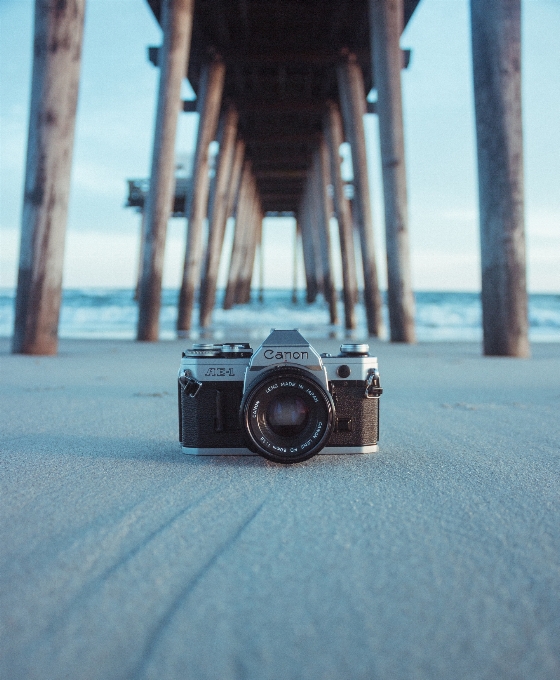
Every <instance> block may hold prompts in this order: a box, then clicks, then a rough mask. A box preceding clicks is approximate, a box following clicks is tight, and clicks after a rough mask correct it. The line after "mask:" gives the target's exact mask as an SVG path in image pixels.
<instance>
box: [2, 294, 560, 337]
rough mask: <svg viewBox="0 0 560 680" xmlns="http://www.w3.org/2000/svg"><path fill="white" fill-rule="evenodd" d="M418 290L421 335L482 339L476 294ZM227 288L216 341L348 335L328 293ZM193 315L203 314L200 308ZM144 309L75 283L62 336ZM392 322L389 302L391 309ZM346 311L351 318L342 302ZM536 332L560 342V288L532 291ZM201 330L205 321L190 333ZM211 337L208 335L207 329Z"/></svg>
mask: <svg viewBox="0 0 560 680" xmlns="http://www.w3.org/2000/svg"><path fill="white" fill-rule="evenodd" d="M14 295H15V293H14V291H13V290H6V289H0V337H9V336H11V334H12V330H13V323H14ZM415 297H416V331H417V337H418V340H419V341H421V342H422V341H423V342H430V341H480V340H481V338H482V329H481V307H480V296H479V295H478V294H477V293H455V292H447V293H446V292H425V291H420V292H417V293H416V294H415ZM177 298H178V292H177V291H176V290H164V291H163V304H162V310H161V325H160V329H161V331H160V337H161V339H162V340H166V339H167V340H169V339H174V338H176V337H177V334H176V331H175V320H176V318H177ZM222 298H223V291H219V292H218V306H217V308H216V309H215V311H214V322H213V326H212V328H211V329H210V331H211V336H212V337H213V338H215V339H216V340H225V341H227V340H232V341H242V340H243V338H247V340H251V339H255V338H260V337H262V336H263V335H265V334H266V333H267V332H268V331H269V330H270V329H271V328H273V327H276V328H299V329H300V330H301V332H302V333H303V334H304V335H306V336H307V337H309V338H322V337H331V338H341V339H342V338H345V337H348V335H347V333H346V332H345V330H344V327H343V326H342V325H341V324H339V325H336V326H332V325H330V324H329V317H328V309H327V306H326V304H325V302H324V301H323V299H322V298H321V297H319V298H318V300H317V302H315V303H313V304H311V305H308V304H307V303H306V302H305V292H304V291H303V290H300V291H299V292H298V299H297V302H295V303H293V302H292V299H291V298H292V292H291V291H290V290H265V291H264V299H263V301H262V302H260V301H259V299H258V294H257V293H256V292H255V291H253V292H252V299H251V302H250V303H249V304H247V305H240V306H236V307H234V308H233V309H231V310H229V311H224V310H223V309H221V306H220V302H221V300H222ZM196 311H197V310H195V316H194V318H195V319H197V318H198V315H197V314H196ZM356 311H357V321H358V327H357V329H356V330H355V331H353V333H352V337H355V338H361V337H362V338H363V337H365V336H366V335H367V332H366V320H365V312H364V308H363V305H361V304H359V305H358V306H357V308H356ZM137 316H138V310H137V304H136V302H135V301H134V299H133V291H132V290H129V289H116V290H109V289H70V290H65V291H64V293H63V302H62V311H61V318H60V327H59V336H60V337H61V338H107V339H123V340H131V339H133V338H134V337H135V333H136V320H137ZM384 316H385V325H386V327H388V317H387V308H386V307H385V308H384ZM339 318H340V319H341V322H342V321H343V319H344V314H343V307H342V304H341V303H339ZM529 321H530V339H531V341H532V342H560V295H546V294H532V295H530V297H529ZM200 336H201V332H200V329H199V328H198V326H196V325H195V326H194V327H193V330H192V331H191V333H190V334H189V337H190V338H192V339H197V338H199V337H200ZM205 337H206V335H205Z"/></svg>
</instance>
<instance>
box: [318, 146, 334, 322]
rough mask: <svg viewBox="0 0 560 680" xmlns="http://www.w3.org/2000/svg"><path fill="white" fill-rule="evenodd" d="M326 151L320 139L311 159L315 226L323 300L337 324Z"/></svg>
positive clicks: (328, 171)
mask: <svg viewBox="0 0 560 680" xmlns="http://www.w3.org/2000/svg"><path fill="white" fill-rule="evenodd" d="M328 153H329V152H328V149H327V148H326V145H325V142H324V140H323V139H321V142H320V143H319V148H318V149H317V150H316V151H315V154H314V159H313V185H314V186H313V191H314V192H315V195H316V201H315V203H316V206H317V227H318V236H319V247H320V253H321V261H322V265H323V295H324V296H325V301H326V303H327V305H328V307H329V319H330V323H331V324H337V323H338V311H337V295H336V288H335V285H334V277H333V270H332V258H331V236H330V219H331V214H332V201H331V198H330V196H329V195H328V193H327V187H328V185H329V184H330V164H329V159H328Z"/></svg>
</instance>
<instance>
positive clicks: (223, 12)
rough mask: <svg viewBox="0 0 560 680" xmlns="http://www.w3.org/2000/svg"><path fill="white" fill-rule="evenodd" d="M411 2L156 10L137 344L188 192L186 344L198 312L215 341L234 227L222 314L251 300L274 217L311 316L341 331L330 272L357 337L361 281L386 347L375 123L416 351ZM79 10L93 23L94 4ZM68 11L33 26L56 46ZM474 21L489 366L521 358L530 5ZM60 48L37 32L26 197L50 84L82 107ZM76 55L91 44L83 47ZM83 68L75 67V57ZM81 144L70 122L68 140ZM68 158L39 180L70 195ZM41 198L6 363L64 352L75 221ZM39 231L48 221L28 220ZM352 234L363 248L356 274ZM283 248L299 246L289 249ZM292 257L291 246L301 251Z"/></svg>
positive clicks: (391, 273)
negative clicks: (336, 269) (406, 90)
mask: <svg viewBox="0 0 560 680" xmlns="http://www.w3.org/2000/svg"><path fill="white" fill-rule="evenodd" d="M139 1H140V0H139ZM418 3H419V0H355V1H353V2H350V1H348V0H346V1H343V0H336V1H335V0H323V1H319V0H300V1H298V2H296V1H295V0H260V1H257V0H239V2H228V3H226V2H215V1H213V0H196V1H195V0H148V4H149V6H150V8H151V10H152V11H153V13H154V16H155V17H156V19H157V21H158V22H159V23H160V25H161V27H162V33H163V39H162V45H161V47H159V48H151V49H150V58H151V60H152V61H153V62H154V63H155V64H156V65H157V66H158V67H159V69H160V86H159V94H158V102H157V116H156V122H155V132H154V142H153V153H152V171H151V178H150V181H149V189H148V191H147V194H146V196H145V197H143V198H142V203H143V207H142V209H143V212H144V215H143V226H142V245H141V249H140V252H141V263H140V265H141V266H140V276H139V284H138V298H139V300H138V302H139V322H138V329H137V338H138V340H147V341H155V340H157V339H158V337H159V312H160V305H161V302H160V300H161V286H162V267H163V252H164V246H165V237H166V229H167V221H168V218H169V217H170V215H171V214H172V212H174V213H175V214H177V204H178V202H179V203H180V202H181V199H180V198H178V193H179V189H181V191H183V192H184V191H185V190H186V196H185V194H184V193H183V205H184V208H183V209H184V214H185V216H186V217H187V218H188V220H187V223H188V227H187V225H186V239H185V240H186V249H185V259H184V263H185V264H184V273H183V280H182V285H181V291H180V299H179V309H178V319H177V330H178V331H179V332H188V331H189V330H190V328H191V325H192V323H193V310H194V306H195V300H196V299H197V297H198V300H199V319H198V322H199V325H200V326H201V327H203V328H205V327H207V326H209V325H210V324H211V320H212V309H213V307H214V305H215V299H216V285H217V272H218V267H219V263H220V259H221V258H222V257H224V256H226V254H224V253H223V252H222V251H223V244H224V233H225V225H226V222H227V220H228V219H229V218H230V217H234V218H235V235H234V239H233V249H232V252H231V255H230V268H229V276H228V284H227V290H226V295H225V300H224V307H225V308H226V309H227V308H230V307H231V306H232V305H234V304H238V303H244V302H246V301H247V300H248V298H249V294H250V289H251V278H252V274H253V268H254V266H253V265H254V260H255V257H256V253H257V251H258V252H261V253H262V245H261V240H262V220H263V217H264V216H265V215H267V214H268V215H286V214H289V215H293V216H294V217H295V218H296V221H297V233H298V234H300V235H301V245H302V250H303V262H304V267H305V276H306V286H307V300H308V301H309V302H313V301H314V300H315V299H316V297H317V295H318V294H322V295H323V296H324V298H325V301H326V302H327V304H328V308H329V314H330V321H331V323H333V324H334V323H337V322H338V318H337V298H338V291H337V290H336V287H335V285H334V280H333V263H334V261H335V258H336V259H337V260H338V261H339V262H340V265H341V270H342V300H343V303H344V325H345V327H346V328H347V329H352V328H354V327H355V325H356V321H355V311H354V307H355V304H356V302H357V299H358V291H357V281H358V279H359V278H360V277H359V275H358V274H359V267H360V266H361V273H362V274H363V281H364V291H363V292H364V304H365V311H366V318H367V326H368V332H369V334H370V335H371V336H379V335H382V334H383V328H382V326H383V324H382V315H381V309H382V301H381V294H380V290H379V282H378V275H377V262H376V251H375V244H374V238H373V218H372V214H373V211H372V206H371V200H372V197H371V196H370V191H369V180H368V166H367V155H366V141H365V134H364V118H363V117H364V115H365V114H366V113H367V112H369V113H372V112H375V113H376V114H377V115H378V118H379V130H380V147H381V159H382V178H383V202H384V208H385V234H386V251H387V272H388V291H387V301H388V307H389V326H390V328H389V330H390V339H391V340H392V341H395V342H407V343H413V342H415V330H414V297H413V293H412V280H411V272H410V256H409V235H408V214H407V188H406V168H405V149H404V132H403V129H404V122H403V111H402V97H401V69H402V68H403V67H406V65H407V64H408V61H409V58H410V53H409V52H408V51H403V50H402V49H401V47H400V42H399V41H400V36H401V33H402V31H403V30H404V27H405V26H406V24H407V22H408V21H409V20H410V18H411V16H412V14H413V12H414V10H415V9H416V7H417V5H418ZM69 4H72V3H69ZM74 4H76V6H80V7H82V6H83V0H82V2H81V3H80V2H78V0H75V2H74ZM487 4H488V11H487V10H486V5H487ZM57 7H58V5H57V3H56V2H55V1H54V0H48V1H44V2H39V1H37V4H36V8H37V9H36V13H37V17H38V20H37V22H38V23H37V25H38V26H39V27H40V26H41V25H42V24H41V21H42V20H43V19H42V17H44V16H46V15H47V14H48V16H49V17H50V19H49V21H52V22H54V23H53V26H55V28H54V29H53V30H58V29H57V28H56V27H57V26H59V23H60V26H63V21H64V19H63V17H62V14H61V13H60V12H58V11H57V9H56V8H57ZM82 8H83V7H82ZM471 10H472V11H471V14H472V36H473V63H474V85H475V103H476V120H477V144H478V160H479V187H480V192H479V193H480V214H481V235H482V238H481V244H482V264H483V276H482V281H483V285H482V290H483V295H482V301H483V316H484V350H485V353H487V354H505V355H510V356H526V355H527V354H528V340H527V333H528V329H527V296H526V282H525V244H524V227H523V166H522V155H521V139H522V134H521V113H520V112H521V91H520V71H519V58H520V30H519V23H520V22H519V14H520V0H490V2H489V3H482V2H481V0H471ZM78 15H79V13H78V14H77V15H76V16H78ZM57 22H59V23H57ZM75 35H76V36H78V35H79V31H78V32H76V33H75ZM488 36H490V38H489V37H488ZM49 40H50V38H49V37H48V35H47V34H46V33H45V32H44V31H43V32H41V30H39V33H37V34H36V40H35V42H36V51H35V64H34V75H33V92H34V95H33V99H32V116H31V118H30V136H29V150H28V168H27V174H28V179H27V184H29V185H30V186H31V184H33V182H34V180H33V177H34V173H35V174H36V173H37V169H36V168H35V166H34V158H36V157H37V154H41V153H42V149H43V147H42V145H43V144H45V143H46V142H44V140H43V137H41V134H42V133H41V125H42V124H43V123H42V122H41V121H43V118H42V117H41V114H37V113H33V112H37V111H39V112H40V111H41V110H43V109H42V108H41V107H43V108H45V107H48V106H49V104H48V102H49V96H50V95H49V93H48V87H47V88H45V87H43V84H42V83H44V82H49V78H50V79H53V78H54V79H55V81H56V82H57V86H59V87H62V88H63V89H64V88H66V90H65V91H68V92H69V93H71V94H72V93H74V94H75V91H76V88H77V74H78V73H79V60H76V59H74V61H73V68H74V70H73V71H72V73H73V74H74V75H73V76H72V78H69V77H68V76H67V75H66V74H67V73H70V71H65V70H64V69H63V68H62V67H60V69H59V70H58V71H57V70H56V69H57V68H59V67H55V66H53V65H51V62H52V64H54V62H53V61H52V57H51V56H50V53H49V51H48V50H45V49H44V48H45V46H46V45H48V41H49ZM76 40H77V41H78V43H79V42H81V38H80V39H79V40H78V38H76ZM37 46H38V47H37ZM41 46H42V51H41V49H39V48H41ZM75 53H79V44H78V45H77V47H76V50H75ZM42 55H43V56H42ZM45 55H47V56H45ZM41 60H42V61H41ZM43 63H46V64H47V67H45V66H43V65H42V64H43ZM45 68H46V69H47V70H45ZM49 69H51V70H49ZM52 69H54V70H52ZM47 71H48V74H49V75H48V77H47V76H45V73H47ZM494 76H495V77H494ZM184 77H188V78H189V81H190V83H191V85H192V87H193V89H194V91H195V94H196V97H197V99H196V102H194V103H193V102H182V101H181V94H180V90H181V81H182V79H183V78H184ZM45 78H46V80H45ZM372 89H374V90H375V91H376V93H377V101H376V102H375V103H371V102H368V101H367V98H366V97H367V94H368V93H369V92H370V91H371V90H372ZM56 106H57V107H59V109H60V111H59V113H58V114H57V115H60V116H62V115H64V116H67V117H68V120H69V121H70V120H71V121H73V116H74V115H75V97H74V98H72V96H68V97H67V98H66V99H65V98H64V97H63V98H61V99H59V101H58V102H57V104H56ZM63 109H64V111H63ZM49 110H50V109H49ZM194 110H196V111H197V112H198V113H199V126H198V137H197V144H196V155H195V161H194V168H193V173H192V178H191V180H190V181H189V182H188V183H187V184H186V185H185V186H183V187H181V188H180V187H179V186H178V184H177V185H176V179H175V176H174V162H175V161H174V144H175V136H176V128H177V120H178V116H179V115H180V112H181V111H194ZM71 128H72V129H73V123H72V125H68V126H67V128H66V129H67V130H70V129H71ZM44 139H47V138H46V137H45V138H44ZM214 140H218V142H219V145H220V151H219V156H218V160H217V167H216V173H215V176H214V178H213V180H212V182H211V181H210V177H209V145H210V143H211V142H212V141H214ZM344 141H346V142H348V143H349V145H350V148H351V151H352V163H353V197H352V198H351V199H349V198H348V197H347V195H346V193H345V190H344V189H345V188H344V185H343V180H342V177H341V170H340V163H341V158H340V145H341V144H342V142H344ZM71 142H72V135H71V134H70V133H68V134H67V135H66V138H65V143H66V144H67V145H68V148H69V152H68V153H66V154H65V163H66V165H64V164H63V165H64V169H63V170H61V169H58V168H59V165H58V164H57V162H56V159H55V158H56V153H57V151H56V148H55V146H52V145H51V146H49V144H48V143H47V146H46V147H45V149H46V150H45V154H46V155H45V157H46V158H51V157H52V159H53V161H52V163H51V162H47V163H46V164H45V167H44V168H43V169H42V171H43V170H44V172H45V173H46V174H45V175H44V176H45V177H46V178H47V180H46V181H47V182H51V183H52V184H53V186H56V187H57V191H60V196H64V195H65V194H64V191H66V192H67V189H66V190H65V189H64V187H68V185H69V167H70V165H69V158H70V157H71V153H70V152H71ZM58 148H60V147H58ZM63 165H60V168H62V167H63ZM57 173H58V174H57ZM42 176H43V175H42ZM490 178H497V181H494V179H492V181H491V180H490ZM37 195H38V194H37ZM57 195H58V194H57ZM34 196H35V197H36V192H35V193H33V190H32V189H30V190H29V191H26V201H27V202H29V201H31V202H32V203H33V205H34V206H35V207H34V208H33V210H31V208H30V209H26V210H24V226H23V229H22V249H21V261H20V278H19V282H18V297H17V314H16V324H15V333H14V344H13V349H14V351H15V352H30V353H53V352H55V351H56V337H57V325H58V308H59V306H60V289H61V272H62V253H63V243H64V231H65V226H66V211H65V209H56V210H55V209H54V208H52V204H51V203H49V202H48V201H47V200H46V199H43V198H41V199H40V200H39V198H33V197H34ZM41 196H43V194H41ZM174 196H175V198H174ZM185 198H186V200H185ZM373 198H374V200H380V199H381V197H376V196H374V197H373ZM32 199H33V200H32ZM26 205H27V203H26ZM60 205H62V203H61V204H60ZM34 211H35V212H34ZM37 211H38V212H37ZM41 211H43V212H44V215H43V212H41ZM49 211H50V212H49ZM35 214H36V215H40V214H41V215H43V217H37V218H35V217H34V215H35ZM43 218H44V219H43ZM333 218H334V219H336V221H337V224H338V233H339V242H340V251H339V252H334V251H333V248H332V246H331V243H330V238H329V234H330V224H331V219H333ZM51 223H52V225H53V227H52V229H53V231H52V233H53V234H55V233H56V234H57V237H56V238H54V237H53V238H52V239H51V238H46V237H44V236H43V234H44V233H46V232H45V227H44V224H47V225H50V224H51ZM206 224H208V229H206V227H205V225H206ZM49 228H50V227H49ZM354 230H356V231H357V235H358V237H359V242H360V252H361V258H360V261H359V262H358V261H357V258H356V253H355V251H354ZM47 231H48V229H47ZM49 233H50V232H49ZM206 234H208V236H206ZM286 240H287V242H292V240H293V236H292V235H291V234H290V235H289V237H287V239H286ZM298 242H299V240H298V239H297V238H296V240H295V244H296V245H297V243H298ZM295 257H296V258H297V253H295ZM45 282H49V283H48V285H46V283H45ZM51 284H52V285H51ZM37 319H40V322H38V321H37Z"/></svg>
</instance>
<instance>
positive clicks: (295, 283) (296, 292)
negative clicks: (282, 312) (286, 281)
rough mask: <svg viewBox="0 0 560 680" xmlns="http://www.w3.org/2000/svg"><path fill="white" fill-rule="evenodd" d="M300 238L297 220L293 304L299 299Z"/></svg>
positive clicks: (293, 263)
mask: <svg viewBox="0 0 560 680" xmlns="http://www.w3.org/2000/svg"><path fill="white" fill-rule="evenodd" d="M300 238H301V234H300V233H299V224H298V221H297V220H296V221H295V224H294V252H293V260H292V267H293V269H292V304H294V305H295V304H296V303H297V299H298V252H299V241H300Z"/></svg>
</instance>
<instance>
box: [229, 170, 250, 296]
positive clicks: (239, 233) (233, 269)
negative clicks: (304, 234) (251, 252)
mask: <svg viewBox="0 0 560 680" xmlns="http://www.w3.org/2000/svg"><path fill="white" fill-rule="evenodd" d="M251 194H252V178H251V161H249V160H246V161H245V162H244V164H243V173H242V176H241V184H240V187H239V198H238V200H237V212H236V216H235V231H234V234H233V243H232V247H231V257H230V262H229V270H228V280H227V286H226V292H225V295H224V303H223V308H224V309H231V308H232V307H233V304H234V302H235V294H236V288H237V282H238V280H239V272H240V269H241V263H242V261H241V257H242V251H243V239H244V230H246V228H247V223H248V220H249V219H250V215H251V209H252V196H251Z"/></svg>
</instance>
